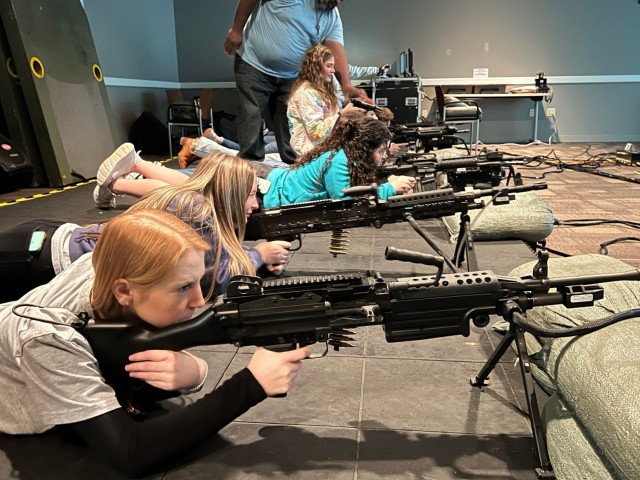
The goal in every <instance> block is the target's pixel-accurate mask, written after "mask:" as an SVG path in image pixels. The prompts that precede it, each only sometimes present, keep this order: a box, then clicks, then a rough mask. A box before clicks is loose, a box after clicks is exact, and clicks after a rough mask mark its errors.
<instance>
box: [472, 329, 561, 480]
mask: <svg viewBox="0 0 640 480" xmlns="http://www.w3.org/2000/svg"><path fill="white" fill-rule="evenodd" d="M514 340H515V342H516V349H517V352H518V361H519V362H518V363H519V364H520V373H521V374H522V384H523V386H524V392H525V396H526V400H527V410H528V412H529V421H530V422H531V431H532V432H533V441H534V443H535V448H536V457H537V463H538V466H537V467H536V468H535V472H536V475H537V476H538V478H540V479H543V478H544V479H547V478H556V476H555V473H554V472H553V467H552V466H551V460H550V459H549V453H548V451H547V441H546V439H545V436H544V431H543V429H542V421H541V419H540V408H539V406H538V398H537V397H536V391H535V385H534V383H533V377H532V375H531V369H530V363H529V355H528V354H527V348H526V345H525V341H524V334H523V333H522V331H521V330H520V329H518V328H517V327H516V326H515V325H513V324H512V323H511V324H510V326H509V331H508V332H507V334H506V335H505V336H504V337H503V338H502V340H501V341H500V343H499V344H498V346H497V347H496V349H495V350H494V351H493V353H492V354H491V356H490V357H489V359H488V360H487V362H486V363H485V364H484V366H483V367H482V369H481V370H480V372H479V373H478V375H476V378H475V379H472V380H471V385H472V386H474V387H484V386H486V385H488V380H489V374H490V373H491V372H492V370H493V369H494V368H495V366H496V365H497V364H498V362H499V361H500V359H501V358H502V356H503V355H504V354H505V352H506V351H507V350H508V348H509V346H510V345H511V342H513V341H514Z"/></svg>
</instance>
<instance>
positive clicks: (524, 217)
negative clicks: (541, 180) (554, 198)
mask: <svg viewBox="0 0 640 480" xmlns="http://www.w3.org/2000/svg"><path fill="white" fill-rule="evenodd" d="M483 200H484V201H485V203H487V202H489V201H490V200H491V197H485V198H483ZM469 217H470V219H471V232H472V233H473V239H474V240H507V239H518V240H524V241H527V242H538V241H540V240H543V239H545V238H547V237H548V236H549V235H551V232H552V231H553V224H554V218H553V213H552V212H551V209H550V208H549V206H548V205H547V204H546V203H545V202H544V200H542V199H541V198H540V197H539V196H538V195H536V194H535V193H533V192H524V193H518V194H515V199H514V200H513V201H511V202H510V203H509V204H507V205H498V206H496V205H493V204H489V205H488V206H487V207H486V208H485V209H484V210H480V209H477V210H470V211H469ZM442 221H443V222H444V225H445V227H446V228H447V230H448V231H449V234H450V235H451V241H452V242H455V241H456V240H457V238H458V232H459V231H460V215H459V214H458V215H452V216H449V217H443V218H442Z"/></svg>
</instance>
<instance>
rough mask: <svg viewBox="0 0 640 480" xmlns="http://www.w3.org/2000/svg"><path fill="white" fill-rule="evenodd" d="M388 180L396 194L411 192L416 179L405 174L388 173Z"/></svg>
mask: <svg viewBox="0 0 640 480" xmlns="http://www.w3.org/2000/svg"><path fill="white" fill-rule="evenodd" d="M388 180H389V183H390V184H391V186H392V187H393V189H394V190H395V191H396V193H397V194H398V195H402V194H405V193H413V187H415V186H416V179H415V178H413V177H407V176H405V175H397V176H396V175H389V179H388Z"/></svg>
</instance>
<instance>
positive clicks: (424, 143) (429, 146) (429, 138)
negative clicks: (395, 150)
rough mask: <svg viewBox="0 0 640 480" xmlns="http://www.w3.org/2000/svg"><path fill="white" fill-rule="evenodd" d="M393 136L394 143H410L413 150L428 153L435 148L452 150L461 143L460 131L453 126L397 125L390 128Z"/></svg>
mask: <svg viewBox="0 0 640 480" xmlns="http://www.w3.org/2000/svg"><path fill="white" fill-rule="evenodd" d="M390 130H391V133H392V134H393V138H392V142H394V143H408V144H409V145H410V147H412V149H415V150H416V151H419V152H421V153H427V152H430V151H431V150H433V149H434V148H451V147H452V146H453V145H455V144H457V143H460V141H461V138H460V137H458V136H456V134H457V133H463V132H462V131H459V130H458V129H457V128H456V127H455V126H453V125H446V124H445V125H430V124H427V123H406V124H395V125H391V127H390Z"/></svg>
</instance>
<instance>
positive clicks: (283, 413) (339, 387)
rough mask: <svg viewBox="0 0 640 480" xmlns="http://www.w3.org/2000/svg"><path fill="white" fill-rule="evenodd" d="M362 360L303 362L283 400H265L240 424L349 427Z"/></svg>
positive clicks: (240, 359)
mask: <svg viewBox="0 0 640 480" xmlns="http://www.w3.org/2000/svg"><path fill="white" fill-rule="evenodd" d="M248 362H249V355H238V356H237V357H236V358H235V359H234V362H233V364H232V365H231V367H230V369H229V372H228V374H227V375H230V374H232V373H234V372H235V371H238V370H240V369H241V368H243V367H245V366H246V365H247V364H248ZM363 363H364V359H363V358H357V357H345V356H329V357H325V358H320V359H314V360H305V361H304V366H303V368H302V370H301V372H300V374H299V376H298V378H297V379H296V382H295V385H294V388H293V389H292V390H291V391H290V392H289V394H288V395H287V397H286V398H268V399H267V400H265V401H264V402H262V403H261V404H259V405H257V406H256V407H254V408H253V409H251V410H250V411H248V412H247V413H245V414H244V415H243V416H242V417H241V420H242V421H243V422H262V423H273V424H285V425H322V426H333V427H347V426H353V425H354V424H355V422H357V419H358V412H359V408H360V396H361V389H362V366H363Z"/></svg>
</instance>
